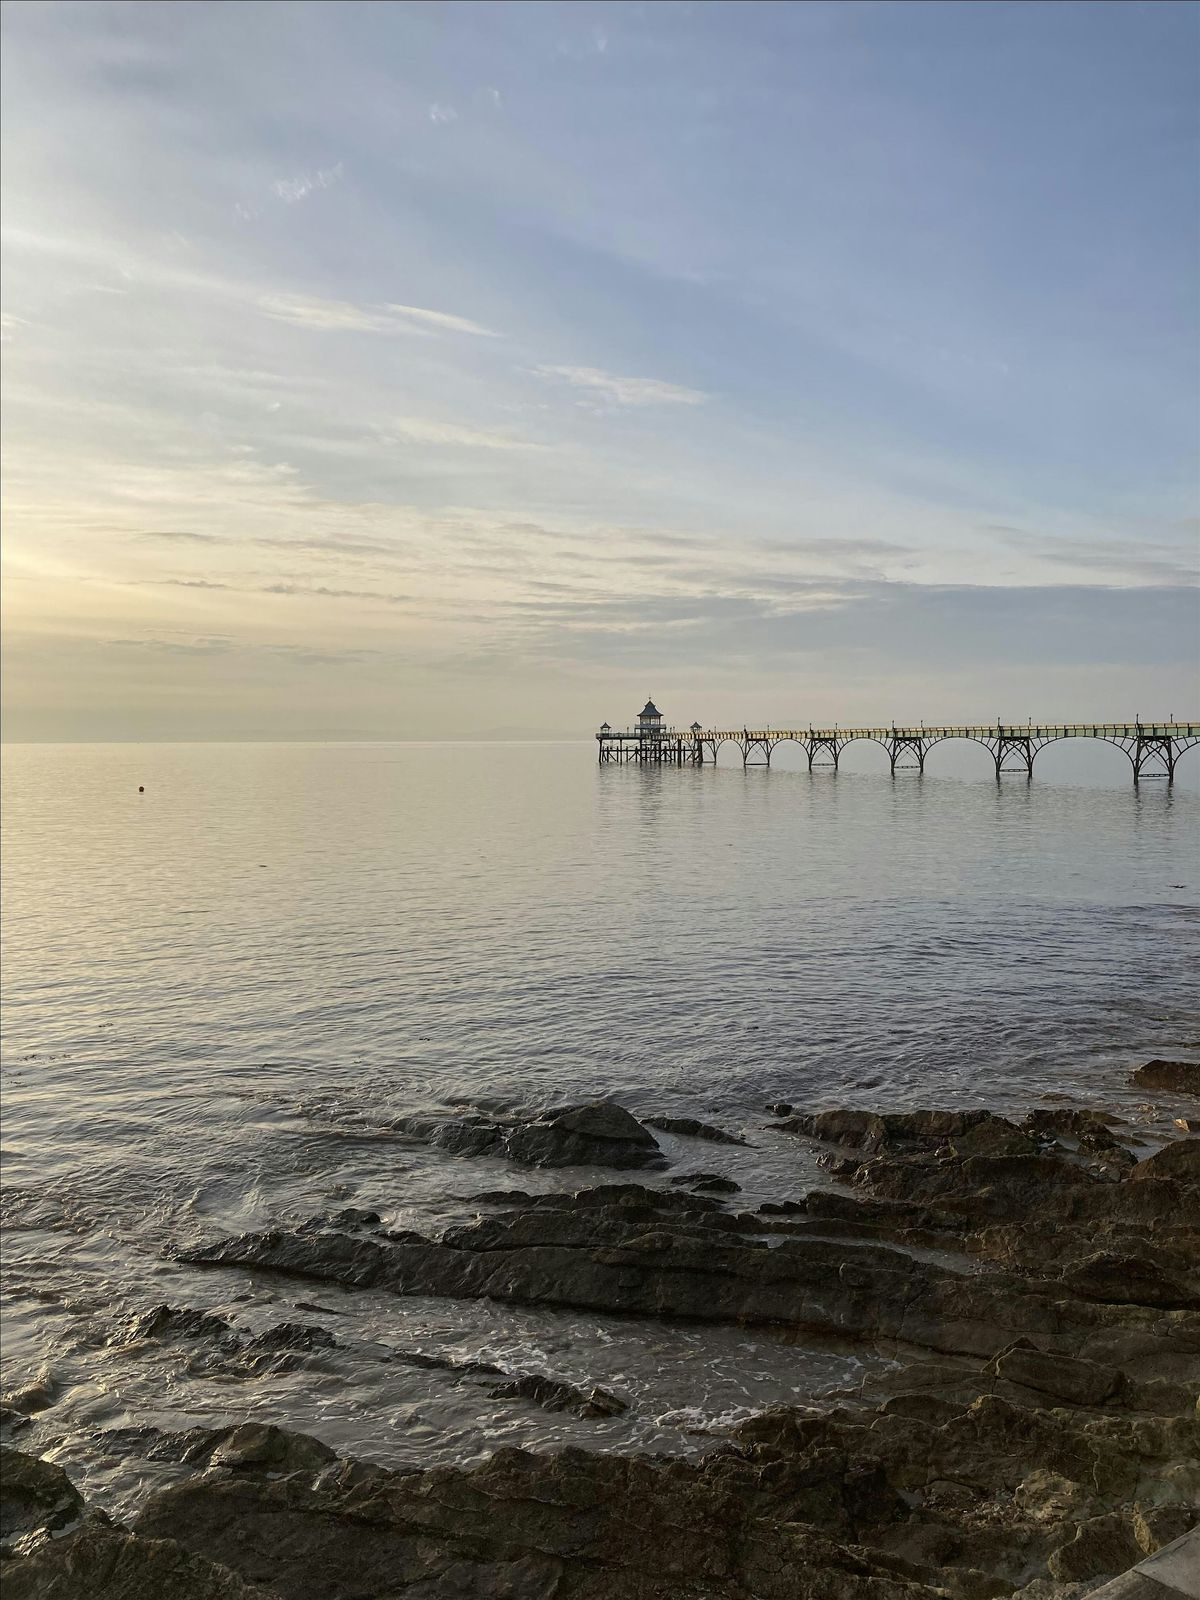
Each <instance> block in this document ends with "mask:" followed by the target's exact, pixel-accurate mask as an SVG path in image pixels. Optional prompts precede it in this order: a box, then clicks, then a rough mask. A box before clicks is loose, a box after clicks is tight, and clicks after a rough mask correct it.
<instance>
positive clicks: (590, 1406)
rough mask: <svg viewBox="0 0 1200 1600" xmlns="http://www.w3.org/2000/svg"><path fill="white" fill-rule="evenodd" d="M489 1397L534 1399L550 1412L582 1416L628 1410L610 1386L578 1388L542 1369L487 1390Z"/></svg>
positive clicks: (613, 1415) (602, 1414)
mask: <svg viewBox="0 0 1200 1600" xmlns="http://www.w3.org/2000/svg"><path fill="white" fill-rule="evenodd" d="M488 1398H489V1399H490V1400H532V1401H533V1402H534V1403H535V1405H539V1406H542V1407H544V1408H545V1410H547V1411H573V1412H574V1413H575V1414H576V1416H580V1417H618V1416H620V1414H621V1413H622V1412H623V1411H626V1410H628V1407H627V1406H626V1404H625V1402H624V1400H618V1399H617V1397H616V1395H615V1394H609V1392H608V1390H607V1389H588V1390H584V1389H577V1388H575V1386H574V1385H573V1384H570V1383H563V1382H561V1381H560V1380H559V1379H558V1378H547V1377H545V1376H544V1375H543V1374H542V1373H540V1372H531V1373H526V1374H525V1375H524V1376H523V1377H520V1378H513V1379H511V1380H510V1381H509V1382H508V1383H501V1384H498V1385H497V1386H496V1388H494V1389H489V1390H488Z"/></svg>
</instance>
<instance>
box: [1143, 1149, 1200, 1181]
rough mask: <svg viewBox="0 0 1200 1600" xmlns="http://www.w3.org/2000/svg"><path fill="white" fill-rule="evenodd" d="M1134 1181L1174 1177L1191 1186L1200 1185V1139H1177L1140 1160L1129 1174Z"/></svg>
mask: <svg viewBox="0 0 1200 1600" xmlns="http://www.w3.org/2000/svg"><path fill="white" fill-rule="evenodd" d="M1129 1177H1130V1179H1131V1180H1132V1181H1136V1180H1140V1179H1145V1178H1174V1179H1176V1180H1177V1181H1178V1182H1179V1183H1184V1184H1187V1185H1188V1186H1189V1188H1195V1187H1200V1139H1176V1140H1175V1142H1174V1143H1173V1144H1168V1145H1164V1146H1163V1148H1162V1149H1161V1150H1156V1151H1155V1152H1154V1154H1153V1155H1152V1156H1147V1157H1146V1159H1145V1160H1144V1161H1139V1162H1138V1163H1137V1165H1136V1166H1135V1167H1134V1169H1133V1171H1132V1172H1131V1173H1130V1174H1129Z"/></svg>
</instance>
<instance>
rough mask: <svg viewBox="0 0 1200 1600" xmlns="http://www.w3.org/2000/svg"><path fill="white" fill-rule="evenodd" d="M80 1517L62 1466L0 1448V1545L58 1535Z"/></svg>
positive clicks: (79, 1505)
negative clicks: (34, 1536) (46, 1535)
mask: <svg viewBox="0 0 1200 1600" xmlns="http://www.w3.org/2000/svg"><path fill="white" fill-rule="evenodd" d="M82 1515H83V1499H82V1497H81V1496H80V1494H79V1491H78V1489H76V1487H75V1485H74V1484H73V1483H72V1482H71V1480H70V1478H68V1477H67V1475H66V1473H65V1472H64V1471H63V1470H62V1468H61V1467H56V1466H53V1465H51V1463H50V1462H49V1461H42V1460H41V1459H40V1458H39V1457H37V1456H29V1455H25V1454H24V1453H23V1452H22V1451H20V1450H13V1449H10V1448H9V1447H8V1446H7V1445H0V1545H3V1546H4V1547H6V1548H7V1547H11V1546H12V1545H14V1544H15V1543H19V1542H20V1541H22V1540H24V1539H26V1538H27V1537H28V1536H29V1535H30V1534H33V1533H38V1532H44V1533H54V1532H57V1531H58V1530H59V1529H61V1528H64V1527H67V1526H68V1525H69V1524H70V1523H72V1522H76V1521H78V1520H79V1518H80V1517H81V1516H82ZM6 1587H7V1586H6Z"/></svg>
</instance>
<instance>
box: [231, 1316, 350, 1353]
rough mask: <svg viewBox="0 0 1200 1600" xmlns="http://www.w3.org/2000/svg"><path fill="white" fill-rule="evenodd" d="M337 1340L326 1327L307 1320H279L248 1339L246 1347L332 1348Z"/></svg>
mask: <svg viewBox="0 0 1200 1600" xmlns="http://www.w3.org/2000/svg"><path fill="white" fill-rule="evenodd" d="M336 1345H337V1340H336V1339H335V1338H334V1336H333V1335H332V1334H331V1333H330V1332H329V1331H328V1329H326V1328H315V1327H312V1326H311V1325H310V1324H309V1323H305V1322H277V1323H276V1324H275V1326H274V1327H273V1328H268V1329H266V1331H265V1332H263V1333H257V1334H255V1336H254V1337H253V1338H252V1339H250V1340H248V1341H247V1343H246V1349H247V1350H251V1351H270V1350H332V1349H334V1347H335V1346H336Z"/></svg>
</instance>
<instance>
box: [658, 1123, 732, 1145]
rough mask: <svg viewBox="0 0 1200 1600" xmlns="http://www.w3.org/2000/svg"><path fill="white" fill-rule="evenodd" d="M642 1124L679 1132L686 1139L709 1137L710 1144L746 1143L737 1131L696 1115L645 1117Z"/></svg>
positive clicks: (669, 1131) (660, 1129)
mask: <svg viewBox="0 0 1200 1600" xmlns="http://www.w3.org/2000/svg"><path fill="white" fill-rule="evenodd" d="M642 1126H643V1127H646V1128H657V1129H658V1131H659V1132H660V1133H678V1134H682V1135H683V1137H684V1138H685V1139H707V1140H708V1141H709V1143H710V1144H745V1143H746V1141H745V1139H743V1138H740V1137H739V1135H737V1134H736V1133H726V1132H725V1130H724V1128H714V1127H713V1125H712V1124H711V1123H710V1122H697V1120H696V1118H695V1117H643V1118H642Z"/></svg>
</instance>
